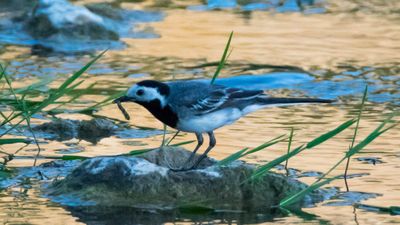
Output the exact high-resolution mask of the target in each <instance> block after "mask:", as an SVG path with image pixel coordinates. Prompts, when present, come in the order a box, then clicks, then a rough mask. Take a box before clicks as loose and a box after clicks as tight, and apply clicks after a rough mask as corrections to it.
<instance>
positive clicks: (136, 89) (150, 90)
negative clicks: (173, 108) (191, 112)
mask: <svg viewBox="0 0 400 225" xmlns="http://www.w3.org/2000/svg"><path fill="white" fill-rule="evenodd" d="M127 96H128V97H131V98H134V99H135V100H137V101H140V102H151V101H153V100H157V99H158V100H159V101H160V103H161V107H164V106H165V105H166V104H167V102H166V99H165V96H163V95H161V94H160V92H158V90H157V88H154V87H144V86H139V85H136V84H135V85H133V86H132V87H131V88H129V90H128V92H127Z"/></svg>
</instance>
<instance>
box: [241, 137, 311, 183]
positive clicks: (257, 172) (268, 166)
mask: <svg viewBox="0 0 400 225" xmlns="http://www.w3.org/2000/svg"><path fill="white" fill-rule="evenodd" d="M304 149H305V147H304V145H302V146H299V147H297V148H295V149H294V150H293V151H291V152H289V154H284V155H282V156H279V157H278V158H276V159H274V160H272V161H270V162H268V163H267V164H265V165H262V166H260V167H258V168H257V169H256V170H255V171H254V173H253V174H252V175H251V176H250V178H249V179H250V180H255V179H258V178H260V177H262V176H264V175H265V174H266V172H268V171H269V170H270V169H272V168H274V167H275V166H277V165H279V164H281V163H282V162H285V161H286V160H288V159H290V158H291V157H293V156H295V155H297V154H299V153H300V152H302V151H303V150H304Z"/></svg>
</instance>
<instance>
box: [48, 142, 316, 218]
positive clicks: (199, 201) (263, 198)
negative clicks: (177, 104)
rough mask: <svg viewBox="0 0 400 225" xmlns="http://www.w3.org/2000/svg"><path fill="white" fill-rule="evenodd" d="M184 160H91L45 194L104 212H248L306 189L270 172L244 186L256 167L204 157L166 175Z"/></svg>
mask: <svg viewBox="0 0 400 225" xmlns="http://www.w3.org/2000/svg"><path fill="white" fill-rule="evenodd" d="M189 155H190V152H189V151H187V150H184V149H182V148H177V147H164V148H160V149H156V150H153V151H150V152H147V153H145V154H142V155H140V156H135V157H129V156H118V157H97V158H92V159H89V160H86V161H84V162H83V163H82V164H81V165H80V166H79V167H77V168H76V169H75V170H73V171H72V173H71V174H69V175H68V176H67V177H66V178H65V179H63V180H59V181H56V182H54V183H53V184H52V185H50V187H49V188H48V189H47V195H48V196H50V197H51V198H52V199H53V200H55V201H59V202H61V203H62V204H67V205H68V204H76V203H71V201H65V199H74V200H78V199H79V202H91V203H92V204H94V205H96V206H107V207H109V206H121V207H124V206H129V207H139V208H161V209H172V208H178V207H181V206H185V205H196V206H199V207H206V208H212V209H223V210H246V211H247V210H257V209H265V208H270V207H272V206H275V205H277V204H278V203H279V201H280V200H282V199H283V198H284V197H285V196H287V195H288V194H290V193H294V192H298V191H300V190H301V189H303V188H305V187H306V185H305V184H303V183H301V182H299V181H296V180H293V179H290V178H287V177H285V176H283V175H280V174H275V173H268V174H266V175H265V176H264V177H262V178H261V179H259V180H257V181H254V182H245V180H246V179H247V178H248V177H249V176H250V175H251V173H252V172H253V170H254V169H255V166H253V165H250V164H246V163H243V162H239V161H236V162H234V163H233V164H231V165H230V166H227V167H219V166H217V165H215V164H216V162H217V161H216V160H214V159H210V158H207V159H205V160H204V161H203V162H202V163H201V165H200V167H199V169H196V170H191V171H185V172H173V171H171V170H169V168H168V167H173V168H177V167H180V166H181V165H182V164H183V163H184V162H185V160H186V159H187V158H188V157H189ZM323 198H324V196H323V194H322V192H314V193H313V194H311V195H308V196H306V198H305V199H304V200H303V202H301V203H300V204H298V205H297V206H301V205H304V204H311V203H314V202H317V201H321V200H323Z"/></svg>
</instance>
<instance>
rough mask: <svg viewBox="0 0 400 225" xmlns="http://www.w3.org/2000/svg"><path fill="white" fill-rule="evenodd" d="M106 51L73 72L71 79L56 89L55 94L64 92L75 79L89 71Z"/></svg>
mask: <svg viewBox="0 0 400 225" xmlns="http://www.w3.org/2000/svg"><path fill="white" fill-rule="evenodd" d="M106 52H107V50H105V51H103V52H101V53H100V54H99V55H98V56H96V57H95V58H94V59H92V60H91V61H90V62H89V63H87V64H86V65H85V66H84V67H82V68H81V69H80V70H78V71H77V72H75V73H74V74H73V75H72V76H71V77H69V78H68V79H67V80H66V81H65V82H64V83H62V84H61V85H60V87H58V89H57V90H56V91H57V92H62V91H64V90H65V89H66V88H67V87H68V86H69V85H70V84H71V83H73V82H74V81H75V80H76V79H78V78H79V77H80V76H81V75H82V74H83V73H84V72H85V71H86V70H87V69H89V67H90V66H92V65H93V63H95V62H96V61H97V60H98V59H99V58H100V57H102V56H103V55H104V54H105V53H106Z"/></svg>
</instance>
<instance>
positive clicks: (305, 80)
mask: <svg viewBox="0 0 400 225" xmlns="http://www.w3.org/2000/svg"><path fill="white" fill-rule="evenodd" d="M11 2H17V1H11ZM18 2H25V3H19V4H17V5H21V6H23V7H22V8H24V9H21V10H25V9H29V8H31V7H32V6H31V5H29V4H31V2H32V1H23V0H19V1H18ZM29 2H30V3H29ZM89 2H94V1H89V0H81V1H74V4H84V3H89ZM116 2H117V3H118V4H119V5H120V6H121V7H123V8H125V9H130V10H133V9H140V10H149V9H151V10H154V9H156V10H159V11H162V12H163V13H164V14H165V17H164V19H163V21H160V22H156V23H151V24H150V25H143V26H141V25H139V26H138V29H141V28H143V29H144V30H146V26H151V27H153V28H154V31H155V32H156V33H157V34H159V35H160V38H156V39H133V38H126V39H124V40H123V41H124V42H126V43H127V47H126V49H124V50H115V51H113V50H110V51H108V52H107V54H106V55H105V56H104V57H103V58H102V59H101V60H100V61H99V62H98V63H97V64H95V65H94V66H93V67H92V68H91V70H90V71H88V73H87V74H85V75H84V77H83V79H85V83H84V84H83V85H82V87H81V88H79V89H78V91H87V93H86V95H84V96H83V97H82V98H80V99H78V100H76V101H75V102H73V104H70V105H68V109H82V108H85V107H87V105H88V104H89V105H91V104H94V103H95V102H99V101H101V100H103V99H105V98H106V97H107V96H109V95H111V94H115V93H117V92H118V91H121V90H125V89H126V88H127V87H129V86H130V85H131V84H133V83H135V82H137V81H139V80H143V79H157V80H164V81H165V80H173V79H207V78H210V77H211V75H212V74H213V72H214V71H215V68H216V65H217V64H216V62H217V61H218V60H219V58H220V56H221V52H222V50H223V47H224V45H225V42H226V39H227V36H228V34H229V32H230V31H231V30H234V31H235V34H234V38H233V42H232V46H233V49H234V50H233V52H232V54H231V56H230V58H229V62H228V65H227V67H226V68H224V70H223V71H222V74H221V78H220V79H219V80H218V82H220V83H221V84H224V85H228V86H237V87H243V88H248V89H258V88H260V89H267V92H268V94H271V95H274V96H296V97H298V96H312V97H321V98H332V99H338V100H339V101H338V102H337V103H335V104H332V105H324V106H322V105H304V106H296V107H281V108H269V109H265V110H262V111H259V112H256V113H253V114H250V115H249V116H247V117H245V118H243V119H241V120H239V121H238V122H237V123H235V124H233V125H231V126H227V127H224V128H222V129H219V130H218V131H217V132H216V135H217V136H218V141H219V143H218V146H217V148H216V149H215V151H213V152H212V155H211V156H212V157H216V158H219V159H221V158H224V157H226V156H227V155H229V154H232V153H234V152H236V151H237V150H239V149H242V148H244V147H256V146H258V145H259V144H261V143H264V142H265V141H266V140H269V139H271V138H273V137H276V136H278V135H281V134H287V133H288V132H289V131H290V129H291V128H292V127H293V128H294V130H295V137H294V143H293V147H296V146H297V145H301V144H302V143H305V142H307V141H309V140H311V139H312V138H314V137H316V136H318V135H320V134H321V133H322V132H325V131H328V130H330V129H332V128H334V127H336V126H337V125H339V124H340V123H341V122H342V121H345V120H347V119H349V118H352V117H354V116H355V115H356V114H357V108H358V104H359V101H360V98H361V95H362V91H363V90H364V87H365V85H366V84H368V85H369V99H368V102H367V104H366V108H365V112H364V114H363V118H362V121H361V124H360V126H361V130H360V134H359V137H360V139H361V138H363V137H365V136H366V135H367V134H368V133H369V132H371V131H372V130H373V129H374V128H375V127H376V126H377V124H378V122H379V121H381V120H382V119H383V118H384V117H383V116H382V114H385V113H389V112H391V111H392V110H394V109H398V107H399V105H400V89H399V88H398V87H399V85H400V79H399V74H400V66H399V63H398V62H399V60H400V55H399V53H398V52H399V50H400V48H399V46H400V38H399V37H400V27H399V26H398V13H397V12H396V9H397V8H398V7H399V1H396V0H392V1H384V2H382V1H380V0H368V1H358V0H351V1H349V0H338V1H326V2H327V3H329V4H324V6H323V7H324V9H326V11H325V12H324V13H322V14H313V15H309V14H307V15H305V14H304V13H275V12H273V11H274V10H271V11H259V10H261V9H262V7H264V6H265V5H264V6H263V5H255V4H256V3H259V2H264V1H251V2H247V1H237V2H238V3H239V2H246V4H242V3H239V4H242V5H241V6H240V7H241V8H240V9H238V8H236V9H233V10H232V9H224V10H206V11H195V10H189V9H187V7H188V6H194V5H200V4H205V3H204V1H165V2H169V3H168V4H167V3H165V4H161V3H160V1H143V2H140V3H132V2H128V1H116ZM265 2H267V1H265ZM324 2H325V1H324ZM28 3H29V4H28ZM249 4H253V5H249ZM3 5H4V2H3V1H0V6H1V7H0V16H2V17H4V15H6V14H7V13H8V14H9V13H10V10H9V8H7V7H6V6H5V7H3ZM245 6H246V7H254V8H256V7H259V8H258V9H257V10H253V11H246V10H247V9H246V8H245ZM14 8H15V5H14ZM244 11H246V12H244ZM7 16H8V15H7ZM2 28H4V26H3V25H0V30H2ZM9 31H11V30H9ZM1 35H4V33H1V34H0V36H1ZM90 58H91V57H90V56H89V55H69V56H65V55H59V54H58V55H52V56H33V55H31V49H30V48H27V47H23V46H19V47H18V46H13V45H10V44H0V62H2V63H3V62H6V63H7V64H8V69H7V70H8V74H10V75H12V78H13V79H14V80H15V81H14V85H15V86H16V87H22V86H26V84H30V83H33V82H37V81H38V80H49V79H61V80H62V79H65V76H66V74H71V73H72V72H73V71H77V70H78V69H80V68H81V67H82V66H83V65H84V64H85V63H86V62H88V61H89V60H90ZM59 82H60V81H56V82H55V83H54V84H51V85H50V86H44V87H42V88H41V89H40V90H38V92H35V93H34V94H35V96H34V97H35V98H38V99H40V96H41V93H44V92H47V91H48V90H51V89H52V88H55V87H57V86H58V84H59ZM93 83H96V85H95V86H93V87H92V88H91V89H88V90H86V88H87V87H88V86H89V85H90V84H93ZM126 107H127V109H128V111H130V112H132V113H131V114H132V121H128V122H127V125H130V126H135V125H137V126H143V127H153V128H158V129H162V125H161V124H160V123H159V122H158V121H156V120H155V119H154V118H153V117H152V116H151V115H150V114H149V113H148V112H146V111H145V110H143V109H142V108H140V107H139V106H136V105H133V104H127V105H126ZM95 115H96V117H111V119H117V120H120V121H125V119H124V118H123V116H122V115H121V114H120V113H119V111H118V109H117V108H116V107H115V106H114V105H107V106H104V107H102V108H101V109H100V110H99V111H98V112H96V114H95ZM58 117H60V118H67V119H79V120H82V119H85V120H88V119H90V118H91V117H89V116H87V115H82V114H68V113H64V114H61V115H58ZM47 119H48V118H47V116H46V115H44V116H43V117H39V115H38V117H37V118H36V119H33V123H35V124H41V123H43V122H44V120H47ZM151 132H153V131H151ZM155 132H156V133H157V134H158V133H159V131H158V130H157V131H155ZM399 133H400V128H398V127H397V128H395V129H393V130H391V131H389V132H388V133H385V134H384V135H383V136H382V138H379V139H377V140H376V141H375V142H374V143H373V144H372V145H370V146H368V148H367V149H365V151H364V154H363V155H360V157H359V158H356V159H353V160H351V164H350V173H351V174H353V178H352V179H350V180H349V184H350V188H351V190H352V191H353V192H351V193H350V194H347V195H345V194H343V196H342V195H340V196H342V197H340V196H338V197H339V199H336V200H335V199H333V200H332V201H331V202H326V203H328V204H325V205H323V204H322V205H319V206H317V207H313V208H307V209H304V211H305V212H291V213H290V214H287V213H283V212H278V211H275V212H272V214H266V213H267V211H265V212H263V213H260V214H257V215H252V214H250V215H247V214H246V213H240V212H210V213H209V214H201V215H198V214H189V213H188V212H187V211H183V212H182V211H179V210H177V211H171V212H160V211H158V210H139V209H132V208H129V209H127V208H113V209H109V208H107V209H105V208H96V207H73V208H64V207H62V206H60V205H58V204H55V203H52V202H49V200H47V199H46V198H44V197H41V196H40V193H39V191H38V190H39V187H38V185H37V180H35V179H31V180H30V181H29V180H26V182H22V181H19V183H18V185H17V186H15V187H13V188H9V189H7V190H3V191H1V192H0V214H1V215H0V221H2V222H4V223H7V222H9V223H33V224H43V223H47V222H48V223H49V224H61V223H67V224H79V223H92V224H112V223H115V221H119V222H121V223H122V222H126V223H129V222H135V221H137V222H143V223H146V221H148V220H149V219H151V221H154V222H156V223H163V222H179V223H191V222H190V221H193V222H199V223H200V222H201V221H203V222H209V223H229V222H230V221H231V222H232V223H239V222H240V223H266V222H271V221H273V222H274V223H278V224H279V223H280V224H285V223H287V224H291V223H322V224H327V223H333V224H348V223H349V221H354V224H358V223H359V224H376V223H381V224H396V223H399V222H400V219H399V218H398V217H393V216H392V217H391V216H389V215H385V214H377V213H374V212H368V211H365V210H357V211H355V209H354V207H353V206H349V205H348V204H343V201H344V202H346V203H348V202H359V201H362V203H365V204H369V205H378V206H386V207H387V206H395V205H398V204H399V202H400V197H399V196H400V195H399V189H398V187H399V185H400V183H399V179H398V174H397V173H395V172H394V171H397V170H398V167H399V166H398V165H399V164H400V155H399V153H398V146H400V139H399ZM352 134H353V132H352V131H351V130H349V131H346V132H344V133H343V134H340V135H338V136H337V137H336V138H335V139H333V140H330V141H329V142H327V143H326V144H325V145H323V146H321V147H318V148H316V149H314V150H312V151H305V152H304V153H302V154H301V155H299V156H298V157H296V158H294V159H293V160H291V161H290V162H289V166H290V167H293V168H296V170H291V171H294V172H293V173H291V175H292V176H299V179H300V180H302V181H304V182H307V183H310V182H312V181H314V180H315V179H316V177H318V176H319V175H320V173H321V172H325V171H327V169H329V168H330V167H331V165H333V164H334V163H335V162H336V160H338V159H339V158H340V157H342V155H343V153H344V152H345V151H346V149H347V148H348V145H349V143H350V138H351V136H352ZM169 135H172V133H171V134H169ZM121 137H122V138H121ZM126 137H129V138H131V136H129V134H126V133H122V134H119V135H116V136H115V135H114V136H111V137H107V138H104V139H102V140H101V141H99V142H98V143H97V144H96V145H93V144H91V143H89V142H86V141H81V142H78V141H77V140H74V139H72V140H70V141H68V142H58V141H47V142H46V143H44V142H43V143H41V147H42V148H43V153H42V154H45V155H47V156H54V155H56V156H57V155H58V156H59V155H60V153H62V154H65V153H70V154H72V155H84V156H98V155H115V154H120V153H126V152H129V151H131V150H134V149H140V148H148V147H157V146H159V145H160V141H161V138H162V137H161V136H160V135H155V136H154V135H151V136H147V137H145V138H140V139H131V140H129V142H128V140H127V139H126ZM193 139H194V136H193V135H192V134H183V135H181V136H179V137H178V138H177V140H176V142H180V141H188V140H193ZM142 145H145V146H142ZM20 147H21V146H18V145H9V146H6V148H5V147H4V148H2V149H1V150H2V151H6V152H9V153H14V152H15V151H16V150H18V149H19V148H20ZM186 147H187V148H189V149H191V148H193V147H194V146H193V145H188V146H186ZM286 148H287V146H286V144H285V143H281V144H279V145H277V146H274V147H273V148H270V149H267V150H265V151H261V152H258V153H257V154H255V155H252V156H249V157H246V158H245V160H247V161H249V162H254V163H265V161H270V160H272V159H274V158H276V157H278V156H280V155H282V154H285V152H286ZM66 149H67V150H68V151H66ZM74 149H75V151H76V150H78V151H76V153H74ZM35 153H36V149H35V148H34V147H33V146H29V147H26V148H24V149H22V150H21V151H20V153H19V155H20V156H21V158H20V159H15V160H13V161H11V162H10V163H9V166H10V167H25V166H30V165H32V160H29V159H26V158H24V157H23V156H32V155H34V154H35ZM360 158H361V159H360ZM369 159H379V160H380V161H382V162H384V163H376V165H373V163H366V162H371V161H370V160H369ZM359 160H361V162H360V161H359ZM43 161H44V160H41V161H40V162H43ZM376 162H378V161H376ZM339 170H343V168H340V169H339ZM303 171H305V172H303ZM340 172H342V171H337V174H339V173H340ZM28 181H29V182H28ZM32 186H33V188H31V187H32ZM332 186H336V187H343V182H342V181H336V182H333V183H332ZM371 187H374V189H373V192H374V193H371V192H372V191H371ZM349 200H351V201H349ZM335 201H338V202H340V201H341V203H334V202H335Z"/></svg>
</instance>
